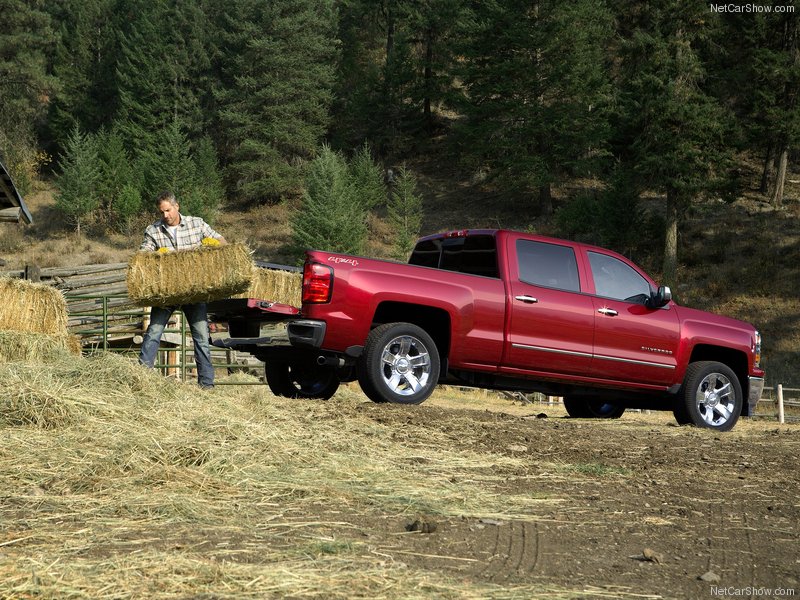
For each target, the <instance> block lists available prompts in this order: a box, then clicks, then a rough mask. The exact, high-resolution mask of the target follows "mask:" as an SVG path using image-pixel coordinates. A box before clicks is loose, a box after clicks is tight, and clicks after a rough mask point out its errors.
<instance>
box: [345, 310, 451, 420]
mask: <svg viewBox="0 0 800 600" xmlns="http://www.w3.org/2000/svg"><path fill="white" fill-rule="evenodd" d="M439 369H440V363H439V351H438V350H437V349H436V343H435V342H434V341H433V338H431V336H430V335H428V333H427V332H426V331H425V330H424V329H422V328H421V327H418V326H417V325H413V324H411V323H386V324H384V325H381V326H379V327H376V328H375V329H373V330H372V331H371V332H370V334H369V336H368V337H367V342H366V344H365V345H364V352H363V353H362V354H361V357H360V359H359V362H358V382H359V384H360V385H361V389H362V390H363V391H364V393H365V394H366V395H367V397H368V398H369V399H370V400H372V401H373V402H393V403H397V404H420V403H421V402H424V401H425V400H426V399H427V398H428V396H430V395H431V393H432V392H433V390H434V389H435V388H436V384H437V383H438V382H439Z"/></svg>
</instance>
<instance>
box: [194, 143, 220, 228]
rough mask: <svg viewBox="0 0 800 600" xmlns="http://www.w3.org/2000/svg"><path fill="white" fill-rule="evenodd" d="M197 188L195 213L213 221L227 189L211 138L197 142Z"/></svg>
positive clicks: (195, 157) (195, 161)
mask: <svg viewBox="0 0 800 600" xmlns="http://www.w3.org/2000/svg"><path fill="white" fill-rule="evenodd" d="M193 157H194V164H195V173H196V175H195V187H196V190H197V193H198V195H199V196H200V198H199V202H198V205H199V206H198V208H197V209H196V210H195V212H194V213H192V214H196V215H199V216H202V217H203V218H204V219H205V220H206V221H208V222H211V221H213V216H214V214H215V213H216V212H217V210H219V207H220V205H221V204H222V200H223V198H224V196H225V187H224V184H223V181H222V174H221V172H220V169H219V163H218V161H217V153H216V150H214V144H213V143H212V142H211V138H209V137H208V136H204V137H202V138H200V141H199V142H197V144H196V147H195V151H194V155H193Z"/></svg>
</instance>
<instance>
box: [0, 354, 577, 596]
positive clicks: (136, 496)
mask: <svg viewBox="0 0 800 600" xmlns="http://www.w3.org/2000/svg"><path fill="white" fill-rule="evenodd" d="M0 398H2V404H1V405H0V415H2V418H0V432H2V435H3V440H4V443H3V444H2V446H0V490H2V491H0V597H14V598H25V597H34V596H35V597H45V598H88V597H91V598H129V597H130V598H133V597H151V598H186V597H196V596H200V595H203V594H212V595H213V596H214V597H237V598H238V597H269V596H272V597H284V596H290V597H333V598H337V597H338V598H350V597H370V598H396V597H404V598H423V597H430V596H438V597H458V598H493V597H494V598H512V597H520V596H522V597H530V596H532V595H536V594H537V593H540V592H542V589H543V588H541V587H538V586H535V585H523V586H517V587H508V588H504V587H501V586H494V585H490V584H480V583H477V584H476V583H470V582H469V581H466V580H465V581H460V580H452V579H449V578H447V577H442V576H441V575H439V574H437V573H435V572H426V571H413V572H412V571H409V568H408V567H406V566H405V565H403V564H402V563H398V562H395V561H394V560H392V559H390V558H389V559H388V560H387V557H390V550H389V549H385V548H384V549H382V548H375V547H372V546H371V545H370V544H369V543H368V541H365V539H364V538H363V537H361V536H360V535H359V534H358V532H357V531H354V530H353V525H352V524H350V523H347V522H344V521H341V520H340V517H339V518H337V514H338V511H337V509H339V510H341V509H347V510H348V511H350V512H353V511H355V512H357V513H361V514H365V515H375V516H380V517H381V518H386V516H388V515H394V516H395V517H399V518H402V516H403V515H413V514H418V513H424V514H433V515H446V516H480V517H494V518H506V519H509V518H526V519H530V518H531V512H532V511H533V509H534V508H535V507H537V506H541V505H542V504H543V503H545V504H547V503H557V502H559V499H558V498H549V499H548V498H545V499H542V498H533V497H530V496H518V495H513V494H509V495H504V496H503V497H502V498H500V497H499V496H498V495H497V492H496V491H494V490H495V483H496V482H497V481H499V480H501V479H502V477H503V473H504V472H506V471H507V470H509V469H514V468H516V467H518V466H519V465H520V460H519V459H516V458H513V457H508V456H501V455H497V454H492V453H481V452H477V451H472V450H456V449H449V447H450V444H449V440H448V439H447V438H446V437H445V435H444V434H437V433H435V432H426V434H425V436H422V437H420V436H417V435H415V433H414V432H411V431H403V430H398V429H397V428H393V427H391V426H389V425H382V424H379V423H376V422H375V421H374V420H372V419H369V418H367V417H360V416H359V410H358V407H359V405H360V404H361V403H362V402H363V396H361V395H360V394H359V393H357V392H354V391H350V390H348V389H347V388H346V387H345V388H344V389H343V391H342V392H340V394H339V395H338V396H337V399H336V403H335V404H334V403H319V404H317V403H298V402H296V401H288V400H279V399H276V398H274V397H272V396H271V395H270V394H269V393H268V392H267V391H266V389H265V388H264V387H261V386H258V387H254V386H246V387H245V388H242V387H234V386H229V387H221V388H218V390H217V391H215V392H213V393H203V394H201V393H199V392H198V390H197V388H196V387H194V386H193V385H188V384H180V383H176V382H172V381H170V380H166V379H164V378H161V377H159V376H158V375H156V374H155V373H154V372H152V371H150V370H146V369H143V368H141V367H139V366H138V365H136V364H134V363H133V362H131V361H130V360H128V359H125V358H122V357H120V356H117V355H111V354H98V355H95V356H92V357H90V358H87V359H81V360H78V361H76V360H75V359H74V358H68V357H66V356H64V357H62V358H57V359H55V360H53V361H52V362H51V363H50V364H49V365H48V368H46V369H43V368H42V366H41V365H32V364H23V363H13V364H11V363H9V364H2V365H0ZM440 438H441V439H440ZM365 456H369V457H370V460H364V457H365ZM21 457H24V459H21ZM23 465H24V466H23ZM456 481H457V482H458V483H454V482H456ZM550 591H552V592H553V593H554V594H555V595H554V597H561V596H562V595H563V597H567V596H568V594H567V593H566V592H565V591H563V590H555V589H554V590H550Z"/></svg>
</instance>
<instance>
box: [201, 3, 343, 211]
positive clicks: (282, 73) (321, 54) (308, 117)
mask: <svg viewBox="0 0 800 600" xmlns="http://www.w3.org/2000/svg"><path fill="white" fill-rule="evenodd" d="M220 9H221V22H222V25H221V31H220V38H221V43H220V46H219V55H218V64H219V69H220V73H221V85H220V86H219V87H218V88H217V91H216V93H215V100H216V102H217V103H218V104H219V106H220V110H219V115H218V117H219V130H220V135H221V137H222V148H223V150H224V151H223V156H222V159H223V163H224V164H225V166H226V170H227V176H228V177H227V178H228V181H229V182H230V184H231V185H230V187H231V188H232V189H233V190H235V192H236V193H237V195H238V196H240V197H241V198H242V199H244V200H245V201H247V202H251V203H255V202H276V201H278V200H280V199H281V198H284V197H287V196H292V195H296V194H298V193H299V192H300V190H301V187H302V167H303V164H304V162H305V161H307V160H308V159H310V158H311V157H312V156H313V155H314V152H315V150H316V148H317V146H318V144H319V141H320V140H321V138H322V136H323V135H324V134H325V131H326V128H327V125H328V121H329V114H328V107H329V106H330V104H331V100H332V93H331V89H332V86H333V76H334V71H333V63H334V60H335V57H336V47H337V44H336V42H335V23H336V19H335V12H334V7H333V2H332V0H276V1H274V2H269V3H264V2H260V1H256V0H236V1H233V2H225V3H223V6H222V7H220Z"/></svg>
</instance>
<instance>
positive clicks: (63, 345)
mask: <svg viewBox="0 0 800 600" xmlns="http://www.w3.org/2000/svg"><path fill="white" fill-rule="evenodd" d="M65 353H70V354H73V355H77V356H79V355H80V353H81V342H80V339H79V338H78V337H77V336H75V335H71V334H67V333H64V334H60V335H48V334H44V333H29V332H25V331H7V330H0V361H2V362H33V363H46V362H50V361H51V360H54V359H57V358H59V357H61V356H62V355H63V354H65Z"/></svg>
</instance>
